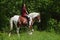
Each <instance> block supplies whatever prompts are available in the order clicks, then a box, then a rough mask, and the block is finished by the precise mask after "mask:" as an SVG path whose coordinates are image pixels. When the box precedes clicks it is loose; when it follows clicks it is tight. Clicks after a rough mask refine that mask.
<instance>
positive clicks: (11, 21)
mask: <svg viewBox="0 0 60 40" xmlns="http://www.w3.org/2000/svg"><path fill="white" fill-rule="evenodd" d="M12 29H13V20H12V18H10V31H9V37H10V35H11V31H12Z"/></svg>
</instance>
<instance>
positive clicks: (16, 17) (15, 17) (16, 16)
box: [11, 15, 19, 21]
mask: <svg viewBox="0 0 60 40" xmlns="http://www.w3.org/2000/svg"><path fill="white" fill-rule="evenodd" d="M18 19H19V15H14V16H13V17H11V20H13V21H18Z"/></svg>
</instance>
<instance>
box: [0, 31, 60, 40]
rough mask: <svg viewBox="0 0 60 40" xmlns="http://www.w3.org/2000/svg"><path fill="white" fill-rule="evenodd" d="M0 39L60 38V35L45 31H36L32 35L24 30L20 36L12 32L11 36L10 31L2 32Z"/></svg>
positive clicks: (32, 39) (55, 39)
mask: <svg viewBox="0 0 60 40" xmlns="http://www.w3.org/2000/svg"><path fill="white" fill-rule="evenodd" d="M0 40H60V35H59V34H56V33H51V32H45V31H41V32H40V31H34V32H33V34H32V35H28V34H27V32H23V33H21V34H20V36H18V35H17V34H12V35H11V36H10V37H9V36H8V33H0Z"/></svg>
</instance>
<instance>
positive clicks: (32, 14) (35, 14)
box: [29, 13, 38, 18]
mask: <svg viewBox="0 0 60 40" xmlns="http://www.w3.org/2000/svg"><path fill="white" fill-rule="evenodd" d="M29 16H30V17H32V18H35V17H37V16H38V14H37V13H31V14H29Z"/></svg>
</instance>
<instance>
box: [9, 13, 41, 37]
mask: <svg viewBox="0 0 60 40" xmlns="http://www.w3.org/2000/svg"><path fill="white" fill-rule="evenodd" d="M28 17H29V25H28V26H29V29H30V30H31V32H30V34H32V30H33V29H32V25H33V23H34V19H38V20H39V22H40V13H36V12H33V13H30V14H28ZM13 23H14V24H15V26H16V28H17V30H16V32H17V34H18V35H19V29H20V27H21V25H27V24H28V22H27V19H26V18H25V17H22V16H21V15H14V16H13V17H11V18H10V32H9V36H10V35H11V31H12V29H13Z"/></svg>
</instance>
